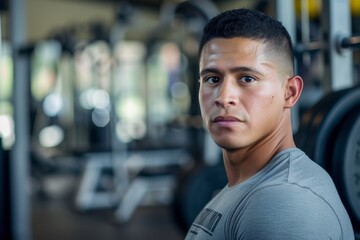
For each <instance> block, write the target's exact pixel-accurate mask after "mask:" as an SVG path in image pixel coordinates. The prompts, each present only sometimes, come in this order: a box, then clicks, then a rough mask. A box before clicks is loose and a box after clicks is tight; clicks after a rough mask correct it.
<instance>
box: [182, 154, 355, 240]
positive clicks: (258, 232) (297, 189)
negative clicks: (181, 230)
mask: <svg viewBox="0 0 360 240" xmlns="http://www.w3.org/2000/svg"><path fill="white" fill-rule="evenodd" d="M192 239H196V240H205V239H212V240H213V239H217V240H220V239H221V240H232V239H246V240H249V239H261V240H266V239H276V240H278V239H280V240H281V239H284V240H285V239H286V240H289V239H296V240H298V239H311V240H315V239H339V240H340V239H343V240H352V239H354V231H353V228H352V225H351V222H350V219H349V216H348V214H347V212H346V210H345V208H344V206H343V204H342V202H341V200H340V197H339V195H338V192H337V190H336V188H335V185H334V183H333V181H332V179H331V178H330V176H329V175H328V174H327V172H326V171H325V170H324V169H323V168H321V167H320V166H318V165H317V164H316V163H315V162H313V161H312V160H310V159H309V158H308V157H307V156H306V155H305V153H304V152H302V151H301V150H300V149H297V148H290V149H286V150H284V151H282V152H280V153H278V154H277V155H276V156H275V157H274V158H273V159H272V160H271V161H270V162H269V163H268V164H267V165H266V166H265V167H264V168H263V169H262V170H261V171H259V172H258V173H257V174H256V175H254V176H253V177H251V178H250V179H248V180H246V181H244V182H242V183H240V184H238V185H235V186H233V187H229V186H225V187H224V188H223V189H222V190H221V191H220V192H219V194H217V195H216V196H215V197H214V198H213V199H212V200H211V201H210V202H209V203H208V204H207V205H206V206H205V208H204V209H203V210H202V211H201V212H200V214H199V215H198V216H197V218H196V220H195V221H194V222H193V224H192V226H191V228H190V229H189V231H188V233H187V236H186V240H192Z"/></svg>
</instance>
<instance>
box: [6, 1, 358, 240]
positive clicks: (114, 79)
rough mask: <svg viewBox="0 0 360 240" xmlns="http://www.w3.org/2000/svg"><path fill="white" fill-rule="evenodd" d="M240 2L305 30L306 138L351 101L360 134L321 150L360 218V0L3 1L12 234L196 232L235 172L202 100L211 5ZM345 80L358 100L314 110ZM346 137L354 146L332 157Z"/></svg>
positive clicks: (218, 8) (169, 235)
mask: <svg viewBox="0 0 360 240" xmlns="http://www.w3.org/2000/svg"><path fill="white" fill-rule="evenodd" d="M239 7H247V8H253V9H257V10H259V11H263V12H265V13H267V14H269V15H271V16H273V17H275V18H277V19H279V20H280V21H282V23H283V24H284V25H285V26H286V28H287V29H288V31H289V33H290V35H291V36H292V38H293V43H294V46H295V53H296V54H295V58H296V70H297V72H298V74H300V75H301V76H302V77H303V79H304V81H305V89H304V93H303V95H302V97H301V99H300V101H299V103H298V104H297V106H296V107H295V108H294V109H293V126H294V134H295V135H297V136H299V137H298V139H299V145H302V146H303V147H304V148H305V149H310V148H311V147H313V146H315V143H314V142H311V141H309V139H310V140H313V139H314V141H315V142H324V141H325V140H324V137H323V138H322V139H319V138H317V136H314V135H312V134H313V132H314V131H313V132H310V133H309V132H306V134H305V133H304V132H301V131H300V130H299V129H302V128H301V127H302V126H303V125H306V124H307V125H306V126H308V125H309V121H310V120H309V119H310V117H309V116H311V119H315V113H317V112H321V113H322V114H323V115H322V116H324V115H326V114H327V113H332V114H333V115H334V116H341V118H340V117H328V119H337V120H336V124H335V123H333V124H332V127H331V131H330V130H329V129H327V130H326V131H327V132H326V133H328V134H327V135H325V139H327V138H329V139H334V141H335V140H336V139H338V138H337V137H334V136H335V135H334V133H333V131H332V129H337V131H338V130H339V129H340V127H339V126H340V125H339V124H340V123H342V122H344V121H345V117H346V116H347V115H349V114H350V108H351V119H352V121H350V120H349V121H350V122H351V123H350V125H351V126H352V127H353V128H351V129H350V130H348V129H346V131H348V133H349V131H350V133H351V132H356V134H357V135H356V134H355V135H354V139H353V138H351V139H349V138H346V137H343V138H342V141H341V142H340V143H337V142H331V143H328V144H327V146H326V148H321V149H323V150H321V151H322V152H321V154H320V155H321V157H322V156H327V157H329V158H328V159H330V160H326V161H327V162H326V163H324V166H328V165H330V167H329V168H331V167H332V170H331V171H330V170H329V172H331V173H332V176H334V179H335V181H337V186H338V187H339V189H343V188H344V189H345V190H344V191H341V190H340V191H341V193H342V197H343V199H344V201H345V202H346V204H347V205H346V206H347V208H348V211H349V212H350V213H351V217H352V220H353V223H354V226H355V228H356V229H358V227H359V219H360V210H359V208H360V197H359V196H360V187H359V186H360V181H359V179H360V170H359V168H360V161H359V158H358V156H359V154H358V153H359V152H360V150H359V142H360V140H356V136H359V135H360V134H358V133H359V127H358V125H359V124H358V122H359V121H358V119H359V110H358V109H359V105H360V100H358V98H357V97H354V96H355V93H353V92H354V91H355V90H356V91H357V90H358V87H357V86H358V83H359V69H360V68H359V63H360V61H359V54H358V53H357V51H356V49H357V48H358V45H359V44H360V41H359V39H358V38H356V35H358V34H359V32H360V24H359V19H360V1H357V0H348V1H343V0H342V1H339V0H337V1H336V0H329V1H327V0H326V1H321V0H294V1H292V0H187V1H186V0H184V1H180V0H128V1H126V0H1V2H0V177H1V178H0V239H14V240H20V239H21V240H22V239H24V240H25V239H33V240H47V239H52V240H57V239H59V240H60V239H62V240H64V239H66V240H73V239H77V240H79V239H81V240H82V239H87V240H92V239H105V240H111V239H124V240H125V239H126V240H131V239H149V240H150V239H173V240H178V239H183V238H184V236H185V234H186V231H187V229H188V228H189V226H190V224H191V222H192V221H193V220H194V218H195V216H196V214H197V213H198V212H199V210H200V209H201V208H202V207H203V206H204V204H205V203H206V202H207V201H208V200H210V198H211V197H212V196H213V195H214V194H216V192H217V191H218V190H219V189H220V188H222V187H223V186H225V184H226V176H225V173H224V169H223V167H222V159H221V152H220V149H219V148H218V147H217V146H216V145H215V144H214V143H213V142H212V140H211V138H210V137H209V136H208V134H207V133H206V132H205V131H204V129H203V126H202V121H201V116H200V112H199V107H198V103H197V91H198V80H197V79H198V55H197V54H198V52H197V51H198V42H199V39H200V36H201V32H202V29H203V27H204V25H205V24H206V22H207V21H208V20H209V19H210V18H211V17H213V16H215V15H217V14H218V13H219V12H222V11H224V10H228V9H232V8H239ZM340 33H341V34H340ZM339 37H341V39H340V40H341V41H340V42H339V41H338V40H339ZM344 89H346V91H347V92H350V93H351V94H352V95H354V96H351V99H350V100H348V99H346V102H347V103H346V104H345V103H344V104H345V105H346V106H349V107H346V108H343V107H339V108H340V109H349V111H348V112H346V113H345V112H344V113H342V112H340V113H339V112H335V113H333V112H334V111H335V110H332V109H330V108H328V105H332V104H330V103H333V105H336V104H337V103H339V104H340V103H341V104H342V102H341V101H340V100H339V101H337V100H336V101H335V100H334V98H332V100H329V99H326V101H325V103H322V105H321V106H320V107H317V108H316V109H317V111H315V110H314V106H317V105H316V104H317V103H318V102H319V101H320V100H321V99H323V98H324V97H325V96H327V94H329V93H333V92H337V91H342V90H344ZM356 94H358V92H356ZM341 96H344V95H341ZM356 96H358V95H356ZM344 101H345V100H344ZM341 106H343V105H341ZM324 109H326V111H325V110H324ZM309 111H310V112H311V113H312V115H311V114H310V115H309ZM324 111H325V112H324ZM332 111H333V112H332ZM336 111H339V110H336ZM353 112H355V113H353ZM329 115H330V114H329ZM304 119H305V120H304ZM314 121H315V120H314ZM334 121H335V120H334ZM315 123H316V124H317V125H316V124H315ZM315 123H314V122H313V123H312V124H313V125H311V127H314V126H315V125H316V129H319V128H320V127H319V121H317V122H315ZM314 124H315V125H314ZM322 125H324V126H325V123H324V124H322ZM335 125H336V126H335ZM348 125H349V124H347V126H348ZM341 126H342V125H341ZM306 129H310V130H311V129H312V130H314V128H310V127H308V128H306ZM310 130H309V131H310ZM341 130H343V131H345V130H344V129H342V128H341ZM355 130H356V131H355ZM324 131H325V130H324ZM339 131H340V130H339ZM337 133H338V132H337ZM339 134H340V133H339ZM321 136H322V135H321ZM329 136H330V137H329ZM336 136H338V135H336ZM339 136H340V135H339ZM341 136H342V135H341ZM347 136H348V135H347ZM322 140H324V141H322ZM309 142H310V143H309ZM306 144H307V145H306ZM309 144H310V145H309ZM335 145H340V146H350V148H351V149H350V150H349V149H342V148H341V149H340V150H337V152H336V153H337V154H340V155H336V156H337V157H336V159H341V160H333V159H335V157H333V154H332V153H331V156H330V155H329V156H328V155H326V154H328V153H327V151H329V150H328V149H329V146H330V148H331V146H335ZM315 148H316V146H315ZM316 149H317V148H316ZM324 149H325V150H324ZM326 149H327V150H326ZM337 149H338V148H337ZM308 151H309V155H311V154H312V152H316V150H313V149H310V150H308ZM339 151H340V152H341V153H339ZM314 154H315V153H314ZM334 154H335V153H334ZM347 154H348V155H349V154H350V155H349V156H350V157H349V156H348V155H347ZM351 154H353V155H351ZM354 154H355V155H356V154H357V155H356V156H357V157H355V158H354V157H352V156H355V155H354ZM311 156H312V155H311ZM339 156H340V157H339ZM327 157H326V158H327ZM314 158H315V155H314ZM354 159H355V160H354ZM324 161H325V160H324ZM330 161H331V163H329V162H330ZM333 161H337V162H336V163H334V162H333ZM333 166H340V167H339V169H344V171H342V173H341V174H340V173H339V174H336V173H334V171H337V170H334V169H333V168H334V167H333ZM347 169H350V170H349V172H347ZM350 171H351V172H350ZM344 186H345V187H344ZM346 189H350V190H346Z"/></svg>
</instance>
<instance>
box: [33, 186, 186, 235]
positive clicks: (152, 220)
mask: <svg viewBox="0 0 360 240" xmlns="http://www.w3.org/2000/svg"><path fill="white" fill-rule="evenodd" d="M63 185H64V184H63ZM65 185H66V184H65ZM68 185H69V184H68ZM71 186H73V185H71ZM62 188H63V189H66V190H61V191H62V192H61V194H59V191H60V190H59V189H58V190H56V191H57V193H56V194H55V193H51V194H50V196H49V197H48V198H41V197H38V196H37V195H34V196H33V199H32V204H31V206H32V207H31V212H32V215H31V217H32V221H31V222H32V229H31V231H32V236H33V237H32V239H33V240H85V239H86V240H98V239H102V240H112V239H116V240H119V239H121V240H139V239H146V240H158V239H167V240H180V239H184V232H183V231H182V230H181V229H180V227H179V226H178V225H177V224H176V221H175V218H174V215H173V214H172V212H171V208H170V207H169V206H168V205H155V206H141V207H139V208H138V209H137V210H136V212H135V213H134V215H133V216H132V218H131V220H130V221H129V222H128V223H126V224H124V225H118V224H116V223H115V221H114V218H113V213H114V211H113V210H112V209H107V210H92V211H90V212H79V211H77V210H76V209H75V208H74V205H73V203H72V202H73V194H74V188H73V187H70V188H69V187H62Z"/></svg>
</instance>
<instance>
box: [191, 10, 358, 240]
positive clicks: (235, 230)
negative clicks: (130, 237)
mask: <svg viewBox="0 0 360 240" xmlns="http://www.w3.org/2000/svg"><path fill="white" fill-rule="evenodd" d="M199 53H200V62H199V67H200V80H199V81H200V89H199V101H200V108H201V114H202V118H203V121H204V124H205V126H206V128H207V130H208V131H209V133H210V134H211V136H212V138H213V139H214V141H215V142H216V143H217V144H218V145H219V146H220V147H221V148H222V151H223V159H224V164H225V169H226V174H227V178H228V184H227V186H225V187H224V189H222V190H221V191H220V193H219V194H218V195H217V196H216V197H215V198H214V199H212V200H211V201H210V202H209V203H208V204H207V205H206V206H205V208H204V209H203V210H202V211H201V212H200V214H199V215H198V217H197V218H196V220H195V221H194V223H193V224H192V226H191V228H190V230H189V231H188V234H187V236H186V239H187V240H190V239H199V240H203V239H224V240H231V239H261V240H264V239H286V240H289V239H312V240H313V239H344V240H351V239H354V232H353V229H352V226H351V222H350V219H349V216H348V214H347V212H346V210H345V208H344V206H343V204H342V202H341V200H340V198H339V195H338V193H337V190H336V188H335V186H334V184H333V182H332V180H331V178H330V177H329V175H328V174H327V173H326V172H325V171H324V170H323V169H322V168H321V167H320V166H318V165H317V164H316V163H314V162H313V161H311V160H310V159H309V158H308V157H307V156H306V155H305V154H304V153H303V152H302V151H301V150H300V149H298V148H296V146H295V143H294V140H293V134H292V126H291V120H290V119H291V117H290V109H291V108H292V107H293V106H294V104H295V103H296V101H297V100H298V98H299V96H300V94H301V91H302V88H303V81H302V79H301V77H300V76H297V75H294V69H293V52H292V45H291V39H290V36H289V34H288V32H287V31H286V29H285V28H284V27H283V26H282V25H281V23H280V22H278V21H277V20H275V19H272V18H270V17H269V16H266V15H264V14H262V13H259V12H256V11H254V10H249V9H237V10H230V11H227V12H224V13H222V14H220V15H219V16H217V17H215V18H213V19H212V20H210V21H209V23H208V24H207V25H206V26H205V28H204V32H203V36H202V39H201V42H200V50H199Z"/></svg>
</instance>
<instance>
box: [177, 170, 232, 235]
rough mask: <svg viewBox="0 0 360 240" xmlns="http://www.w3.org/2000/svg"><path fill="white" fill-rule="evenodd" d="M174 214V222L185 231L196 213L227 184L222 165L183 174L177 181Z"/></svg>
mask: <svg viewBox="0 0 360 240" xmlns="http://www.w3.org/2000/svg"><path fill="white" fill-rule="evenodd" d="M177 183H178V185H177V187H176V190H175V197H174V204H173V207H174V212H175V217H176V221H177V222H178V224H179V225H180V226H181V227H182V228H183V230H184V231H187V230H188V229H189V228H190V226H191V224H192V222H193V221H194V220H195V218H196V216H197V215H198V213H199V212H200V211H201V209H203V207H204V206H205V204H206V203H207V202H209V201H210V199H211V198H212V197H214V195H215V194H216V193H217V192H218V191H219V190H221V189H222V188H223V187H225V185H226V183H227V178H226V173H225V169H224V166H223V164H219V165H217V166H202V167H200V168H196V169H193V170H191V171H188V172H185V173H184V174H183V175H182V176H181V177H180V178H179V180H178V181H177Z"/></svg>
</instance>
